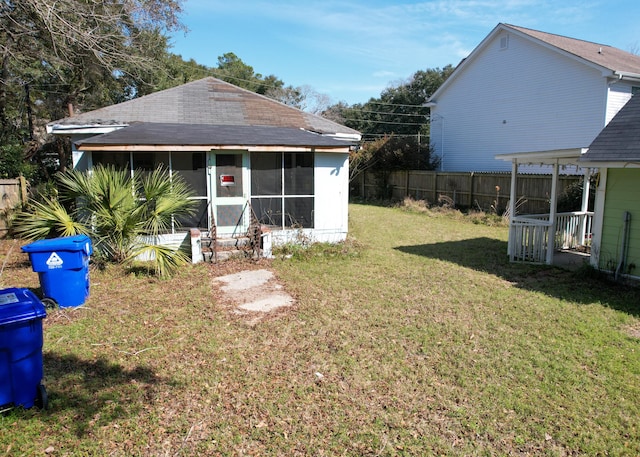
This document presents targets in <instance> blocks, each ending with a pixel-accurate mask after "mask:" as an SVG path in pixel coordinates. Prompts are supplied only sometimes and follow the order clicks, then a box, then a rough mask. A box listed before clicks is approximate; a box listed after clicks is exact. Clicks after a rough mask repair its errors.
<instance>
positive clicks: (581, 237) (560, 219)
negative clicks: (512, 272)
mask: <svg viewBox="0 0 640 457" xmlns="http://www.w3.org/2000/svg"><path fill="white" fill-rule="evenodd" d="M592 221H593V213H592V212H582V211H580V212H571V213H559V214H557V215H556V219H555V224H552V223H551V222H550V221H549V215H548V214H533V215H527V216H516V217H514V218H513V221H512V224H511V228H510V232H509V259H510V260H511V261H512V262H531V263H547V252H548V249H549V240H550V237H549V233H550V232H551V230H552V227H553V226H555V233H554V236H553V238H551V239H553V249H554V250H559V249H576V248H578V247H579V246H585V245H588V244H590V242H591V226H592Z"/></svg>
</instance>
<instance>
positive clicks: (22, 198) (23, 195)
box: [20, 175, 28, 209]
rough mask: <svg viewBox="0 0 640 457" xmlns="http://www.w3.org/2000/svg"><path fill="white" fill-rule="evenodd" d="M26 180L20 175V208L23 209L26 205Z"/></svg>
mask: <svg viewBox="0 0 640 457" xmlns="http://www.w3.org/2000/svg"><path fill="white" fill-rule="evenodd" d="M27 198H28V197H27V180H26V179H24V176H22V175H20V207H21V208H22V209H24V207H25V206H26V205H27Z"/></svg>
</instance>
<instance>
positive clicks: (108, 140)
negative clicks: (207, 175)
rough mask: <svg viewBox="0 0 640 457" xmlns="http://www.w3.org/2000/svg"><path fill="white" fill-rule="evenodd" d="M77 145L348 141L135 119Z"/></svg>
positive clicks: (293, 131)
mask: <svg viewBox="0 0 640 457" xmlns="http://www.w3.org/2000/svg"><path fill="white" fill-rule="evenodd" d="M76 144H77V145H80V147H82V145H85V144H86V145H110V146H115V145H163V146H167V145H171V146H175V145H185V146H186V145H188V146H195V145H198V146H211V147H215V146H235V145H243V146H301V147H302V146H306V147H342V148H344V147H345V146H349V144H350V143H349V142H347V141H343V140H337V139H335V138H332V137H329V136H323V135H319V134H317V133H312V132H309V131H306V130H301V129H298V128H292V127H270V126H246V125H241V126H238V125H191V124H167V123H148V122H145V123H136V124H132V125H130V126H129V127H125V128H122V129H119V130H115V131H113V132H111V133H105V134H104V135H96V136H93V137H91V138H88V139H85V140H82V141H78V142H76Z"/></svg>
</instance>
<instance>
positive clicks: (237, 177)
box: [209, 151, 249, 236]
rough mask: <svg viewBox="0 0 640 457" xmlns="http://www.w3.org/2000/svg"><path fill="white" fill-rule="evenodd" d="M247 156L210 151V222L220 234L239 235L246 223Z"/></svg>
mask: <svg viewBox="0 0 640 457" xmlns="http://www.w3.org/2000/svg"><path fill="white" fill-rule="evenodd" d="M247 160H248V157H247V155H246V154H244V153H243V152H242V151H237V152H235V151H225V152H219V151H212V153H211V156H210V161H209V183H210V186H211V197H212V202H211V207H212V212H211V214H212V216H213V217H214V218H215V221H212V222H213V223H215V225H216V226H217V230H218V234H219V235H227V236H230V235H242V234H244V233H245V232H246V231H247V224H248V221H249V218H248V211H247V208H246V206H247V200H248V198H247V196H248V195H249V191H248V187H249V183H248V176H247V173H246V172H245V170H247V166H246V165H247V164H246V162H247Z"/></svg>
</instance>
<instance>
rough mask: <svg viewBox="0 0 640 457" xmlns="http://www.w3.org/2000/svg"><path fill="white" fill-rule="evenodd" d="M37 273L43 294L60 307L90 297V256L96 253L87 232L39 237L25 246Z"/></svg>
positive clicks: (66, 306)
mask: <svg viewBox="0 0 640 457" xmlns="http://www.w3.org/2000/svg"><path fill="white" fill-rule="evenodd" d="M22 250H23V251H24V252H26V253H28V254H29V259H30V260H31V267H32V268H33V271H35V272H36V273H38V276H39V278H40V286H42V295H43V296H44V297H45V299H44V300H45V302H46V301H47V299H51V300H54V301H55V302H56V303H57V304H58V305H59V306H60V307H61V308H68V307H75V306H80V305H82V304H83V303H84V302H85V300H86V299H87V297H88V296H89V258H90V256H91V254H93V245H92V244H91V239H90V238H89V237H88V236H86V235H75V236H67V237H62V238H52V239H48V240H39V241H35V242H33V243H31V244H27V245H26V246H23V247H22Z"/></svg>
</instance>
